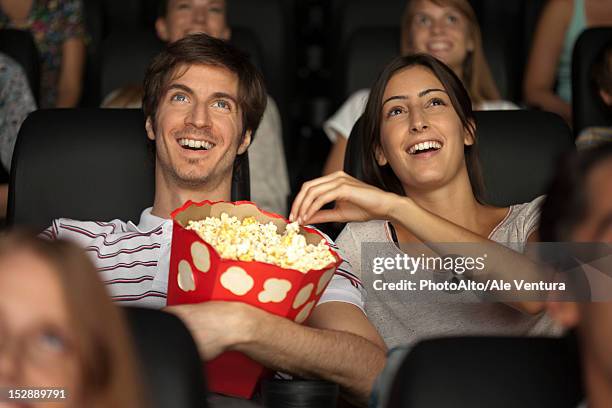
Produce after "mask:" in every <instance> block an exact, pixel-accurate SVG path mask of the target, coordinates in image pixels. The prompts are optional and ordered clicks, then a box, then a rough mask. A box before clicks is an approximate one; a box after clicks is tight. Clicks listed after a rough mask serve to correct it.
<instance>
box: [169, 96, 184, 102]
mask: <svg viewBox="0 0 612 408" xmlns="http://www.w3.org/2000/svg"><path fill="white" fill-rule="evenodd" d="M171 99H172V100H173V101H176V102H187V96H186V95H183V94H175V95H173V96H172V98H171Z"/></svg>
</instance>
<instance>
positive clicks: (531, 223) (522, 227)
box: [489, 195, 545, 242]
mask: <svg viewBox="0 0 612 408" xmlns="http://www.w3.org/2000/svg"><path fill="white" fill-rule="evenodd" d="M544 199H545V196H543V195H542V196H539V197H537V198H535V199H533V200H532V201H528V202H526V203H520V204H514V205H511V206H510V207H509V208H508V212H507V214H506V216H505V218H504V219H503V220H502V221H501V222H500V223H499V224H498V225H497V227H495V229H494V230H493V231H492V232H491V234H490V236H489V238H490V239H492V240H494V241H498V242H501V241H505V242H525V241H526V240H527V238H528V237H529V235H531V233H532V232H533V231H535V230H536V229H537V226H538V223H539V221H540V211H541V207H542V203H543V202H544Z"/></svg>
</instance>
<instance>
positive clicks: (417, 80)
mask: <svg viewBox="0 0 612 408" xmlns="http://www.w3.org/2000/svg"><path fill="white" fill-rule="evenodd" d="M475 130H476V129H475V120H474V115H473V112H472V103H471V101H470V98H469V96H468V93H467V91H466V89H465V88H464V87H463V85H462V82H461V80H460V79H459V78H458V77H457V75H456V74H455V73H454V72H453V71H452V70H451V69H450V68H448V67H447V66H445V65H444V64H442V63H441V62H440V61H438V60H437V59H435V58H433V57H432V56H429V55H425V54H420V55H412V56H406V57H398V58H396V59H395V60H393V61H392V62H391V63H390V64H389V65H388V66H387V67H386V68H385V69H384V70H383V72H382V74H381V75H380V77H379V78H378V80H377V81H376V83H375V85H374V87H373V88H372V91H371V95H370V99H369V101H368V104H367V107H366V110H365V113H364V115H363V125H362V126H361V132H363V133H362V134H361V135H360V138H359V139H358V140H360V141H361V143H360V145H359V146H358V148H359V149H361V151H362V158H363V159H362V160H363V161H362V163H361V166H362V170H363V174H364V177H363V181H360V180H357V179H355V178H352V177H350V176H349V175H347V174H345V173H342V172H337V173H333V174H331V175H328V176H325V177H321V178H319V179H315V180H312V181H309V182H307V183H305V184H304V186H303V187H302V189H301V191H300V193H299V194H298V196H297V197H296V200H295V202H294V204H293V207H292V211H291V218H292V219H297V220H298V221H300V222H301V223H320V222H349V223H348V224H347V226H346V227H345V229H344V230H343V231H342V233H341V234H340V236H339V237H338V239H337V241H336V243H337V244H338V246H339V248H340V250H342V251H343V253H344V255H345V256H346V258H347V259H348V260H349V262H350V263H351V265H352V266H353V268H354V270H355V271H356V272H357V273H358V274H359V275H360V278H361V279H362V281H363V282H364V283H365V284H364V287H365V290H366V291H367V296H366V312H367V315H368V318H369V319H370V320H371V321H372V323H373V324H374V325H375V326H376V327H377V328H378V330H379V332H380V334H381V335H382V337H383V338H384V340H385V341H386V342H387V345H388V346H389V347H394V346H397V345H400V344H403V345H405V344H408V345H411V344H413V343H415V342H416V341H418V340H420V339H423V338H426V337H432V336H441V335H466V334H482V335H485V334H488V335H527V334H554V333H556V332H557V331H556V328H555V327H554V325H553V324H552V322H551V321H550V319H548V318H547V317H546V316H544V315H542V314H541V313H540V312H541V311H542V310H543V303H542V302H530V301H525V300H526V299H527V300H530V299H528V298H527V297H521V296H522V295H523V294H521V293H514V294H513V295H516V297H513V298H512V300H513V301H512V302H508V303H507V304H503V303H495V302H493V301H490V302H483V299H482V298H481V297H479V296H478V295H477V294H475V293H474V292H472V291H471V290H466V291H463V292H460V293H447V292H436V293H435V294H432V293H424V292H422V291H421V293H418V291H416V292H415V291H409V292H404V295H403V297H402V294H399V295H397V294H390V293H389V292H388V291H380V290H376V287H375V285H373V283H375V282H376V281H375V279H380V278H381V276H380V275H375V274H374V272H373V270H372V268H371V265H372V262H371V259H370V257H371V256H376V257H385V258H395V257H396V256H398V255H400V256H402V255H404V254H405V252H403V251H404V250H406V251H408V254H409V255H410V256H420V255H421V254H422V252H421V251H425V252H426V253H427V252H428V251H429V252H434V253H435V254H437V256H446V255H449V253H448V252H445V251H447V249H446V248H449V247H450V248H451V250H454V251H457V252H452V253H451V254H453V256H473V255H474V254H475V253H480V255H482V253H483V251H484V253H488V254H489V262H487V268H486V273H487V278H488V279H498V280H499V279H525V281H526V282H533V281H539V280H541V279H542V278H544V277H543V276H542V274H541V272H540V271H539V270H538V269H537V268H536V267H535V265H533V264H532V263H531V262H530V261H529V260H527V259H526V258H525V257H523V256H522V255H521V254H519V253H518V252H515V251H513V250H511V249H514V250H516V251H523V249H524V245H525V243H526V242H527V241H528V240H535V239H537V238H536V237H537V224H538V218H539V205H540V202H541V201H542V200H541V198H538V199H536V200H534V201H533V202H530V203H524V204H517V205H513V206H510V207H508V208H497V207H493V206H490V205H487V204H486V203H485V202H484V201H483V200H482V199H481V196H482V192H483V188H482V181H481V174H480V166H479V162H478V152H477V138H476V133H475ZM333 201H335V203H336V206H335V208H333V209H331V210H322V209H321V208H323V206H324V205H325V204H327V203H330V202H333ZM372 243H376V244H374V245H372ZM447 243H451V245H450V246H449V245H448V244H447ZM465 243H468V244H471V245H456V244H465ZM452 244H455V245H452ZM498 244H501V245H498ZM507 247H510V248H511V249H509V248H507ZM417 250H418V252H416V251H417ZM374 252H375V254H374ZM493 259H495V260H496V262H491V261H493ZM440 272H441V271H433V270H429V269H426V268H420V269H419V270H418V271H416V272H415V273H414V274H412V275H408V274H404V275H402V276H401V278H402V279H404V278H405V279H408V280H411V281H412V280H414V285H412V286H413V287H416V288H419V287H421V283H422V282H439V281H440V279H443V280H447V279H451V280H450V281H452V278H453V276H454V275H452V273H451V276H446V275H441V274H440ZM455 272H457V271H455ZM463 276H465V277H466V278H467V279H470V282H471V281H472V280H473V281H479V279H480V278H479V276H477V275H476V276H474V275H471V274H465V275H464V274H462V277H463ZM519 276H521V277H519ZM455 279H457V278H456V277H455ZM398 296H399V297H398ZM506 299H507V298H506ZM508 306H511V307H508ZM516 309H518V310H516ZM521 312H523V313H521Z"/></svg>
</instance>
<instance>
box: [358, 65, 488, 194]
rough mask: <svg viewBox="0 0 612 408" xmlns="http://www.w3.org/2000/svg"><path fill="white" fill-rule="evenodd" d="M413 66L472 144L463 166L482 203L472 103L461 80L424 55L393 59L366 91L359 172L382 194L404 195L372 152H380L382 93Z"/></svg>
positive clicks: (391, 171)
mask: <svg viewBox="0 0 612 408" xmlns="http://www.w3.org/2000/svg"><path fill="white" fill-rule="evenodd" d="M414 66H420V67H423V68H426V69H427V70H429V71H430V72H431V73H432V74H433V75H434V76H435V77H436V78H438V80H439V81H440V82H441V83H442V86H444V89H445V90H446V92H447V93H448V97H449V99H450V101H451V103H452V105H453V108H454V109H455V112H457V115H458V116H459V120H460V121H461V124H462V125H463V128H464V129H465V130H467V131H468V132H469V133H470V134H471V135H472V137H473V139H474V144H472V145H469V146H468V145H466V146H464V156H465V163H466V166H467V170H468V175H469V178H470V184H471V186H472V192H473V193H474V196H475V197H476V199H477V200H478V201H479V202H483V198H484V183H483V180H482V173H481V167H480V161H479V159H478V143H477V138H476V125H475V123H476V122H475V118H474V112H473V111H472V102H471V101H470V96H469V95H468V93H467V91H466V89H465V88H464V87H463V84H462V83H461V80H460V79H459V78H458V77H457V75H455V73H454V72H453V71H452V70H451V69H450V68H448V67H447V66H446V65H444V64H443V63H442V62H440V61H438V60H437V59H436V58H434V57H432V56H431V55H428V54H414V55H406V56H401V57H397V58H395V59H394V60H393V61H391V62H390V63H389V64H388V65H387V66H386V67H385V68H384V70H383V71H382V73H381V74H380V75H379V77H378V79H377V80H376V82H375V84H374V87H373V88H372V90H371V91H370V97H369V99H368V103H367V105H366V108H365V112H364V114H363V119H362V121H361V122H362V123H360V125H359V129H358V131H359V132H361V135H360V136H361V139H362V142H363V143H361V145H360V146H359V147H358V148H361V149H362V151H361V154H360V157H361V160H362V163H361V168H362V170H363V177H364V180H363V181H365V182H366V183H369V184H372V185H374V186H377V187H379V188H381V189H383V190H386V191H390V192H393V193H396V194H400V195H405V194H406V192H405V191H404V187H403V186H402V183H401V182H400V180H399V179H398V178H397V176H396V175H395V173H394V172H393V169H392V168H391V166H390V165H389V164H388V163H387V164H386V165H385V166H382V167H381V166H379V164H378V162H377V161H376V152H377V151H378V150H379V149H381V148H382V147H381V142H380V138H381V134H380V133H381V121H382V114H381V111H382V102H383V95H384V93H385V89H386V88H387V84H388V83H389V81H390V80H391V78H392V77H393V76H394V75H395V74H396V73H398V72H400V71H402V70H404V69H406V68H409V67H414Z"/></svg>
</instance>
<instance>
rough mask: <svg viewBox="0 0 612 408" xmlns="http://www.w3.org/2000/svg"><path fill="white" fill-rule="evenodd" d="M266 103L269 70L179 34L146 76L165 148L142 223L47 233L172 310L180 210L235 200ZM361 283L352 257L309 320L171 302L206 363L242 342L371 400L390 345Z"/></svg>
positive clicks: (67, 227) (63, 223)
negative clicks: (239, 171)
mask: <svg viewBox="0 0 612 408" xmlns="http://www.w3.org/2000/svg"><path fill="white" fill-rule="evenodd" d="M265 105H266V93H265V88H264V85H263V80H262V77H261V75H260V74H259V72H258V71H257V70H256V69H255V68H254V67H253V65H252V64H251V63H250V62H249V61H248V58H247V57H246V56H245V55H244V54H243V53H241V52H240V51H238V50H236V49H235V48H234V47H233V46H231V45H230V44H228V43H227V42H225V41H222V40H218V39H214V38H212V37H209V36H207V35H205V34H195V35H189V36H187V37H185V38H184V39H182V40H179V41H177V42H175V43H172V44H171V45H169V46H168V48H167V49H166V50H165V51H164V52H162V53H161V54H160V55H158V56H157V57H156V58H155V59H154V60H153V62H152V64H151V65H150V67H149V69H148V71H147V75H146V78H145V94H144V99H143V110H144V114H145V118H146V124H145V127H146V131H147V136H148V138H149V139H150V140H151V141H152V143H154V145H155V151H156V170H155V198H154V202H153V206H152V207H151V208H147V209H145V210H144V211H143V213H142V216H141V219H140V223H139V224H138V225H135V224H134V223H132V222H127V223H126V222H124V221H120V220H113V221H111V222H108V223H100V222H85V221H74V220H68V219H59V220H56V221H54V223H53V225H52V227H51V228H49V229H48V230H47V231H45V233H46V234H47V235H48V236H49V237H50V238H57V237H60V238H68V239H71V240H74V241H76V242H77V243H79V244H80V245H82V246H83V247H86V248H87V249H88V250H89V251H90V253H91V254H92V256H93V259H94V261H95V262H96V264H97V266H98V269H99V270H100V274H101V278H102V279H103V280H104V281H105V282H106V283H107V285H108V288H109V291H110V293H111V295H112V296H113V298H114V300H115V301H118V302H122V303H124V304H126V303H127V304H131V305H138V306H147V307H153V308H163V307H165V306H166V292H167V282H168V267H169V260H170V246H171V245H170V244H171V240H172V222H171V220H170V213H171V211H172V210H174V209H175V208H177V207H179V206H181V205H182V204H183V203H184V202H185V201H187V200H192V201H202V200H213V201H215V200H230V191H231V182H232V174H233V168H234V166H235V163H236V160H239V156H240V155H241V154H243V153H244V152H245V151H246V150H247V148H248V147H249V143H250V141H251V138H252V135H253V133H254V132H255V131H256V130H257V126H258V124H259V121H260V119H261V116H262V113H263V111H264V109H265ZM362 290H363V288H362V287H361V283H360V282H359V280H358V279H356V278H355V277H354V275H353V274H352V273H351V267H350V265H349V264H348V263H346V262H344V263H342V265H340V267H339V269H338V271H337V273H336V275H335V276H334V278H333V279H332V281H331V282H330V285H329V287H328V288H327V289H326V291H325V292H324V294H323V297H322V299H321V300H320V302H319V304H318V305H317V306H316V307H315V309H314V311H313V314H312V315H311V317H310V319H309V320H308V321H307V324H306V325H305V326H300V325H298V324H296V323H294V322H292V321H289V320H287V319H284V318H280V317H277V316H273V315H271V314H268V313H266V312H263V311H261V310H259V309H256V308H253V307H251V306H248V305H245V304H242V303H234V302H207V303H203V304H193V305H182V306H174V307H171V308H168V309H167V310H168V311H170V312H172V313H175V314H177V315H178V316H179V317H181V318H182V319H183V321H184V322H185V323H186V325H187V326H188V327H189V328H190V330H191V333H192V335H193V337H194V338H195V340H196V343H197V344H198V346H199V349H200V352H201V354H202V356H203V358H204V359H205V360H210V359H212V358H214V357H216V356H218V355H219V354H220V353H222V352H223V351H226V350H237V351H241V352H243V353H245V354H247V355H249V356H250V357H251V358H253V359H255V360H257V361H259V362H261V363H263V364H264V365H266V366H268V367H270V368H273V369H277V370H281V371H285V372H288V373H292V374H295V375H298V376H300V377H306V378H323V379H326V380H329V381H333V382H336V383H338V384H340V386H341V388H342V390H343V391H344V392H345V395H346V396H347V397H348V398H349V399H351V400H352V401H354V402H357V403H360V404H363V405H365V402H366V401H367V398H368V395H369V393H370V390H371V387H372V383H373V381H374V378H375V376H376V375H377V374H378V372H380V370H381V369H382V367H383V365H384V363H385V344H384V342H383V341H382V339H381V338H380V337H379V335H378V333H377V332H376V329H374V327H373V326H372V325H371V324H370V323H369V321H368V320H367V318H366V316H365V314H364V312H363V297H362V292H361V291H362ZM290 345H291V346H290Z"/></svg>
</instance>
